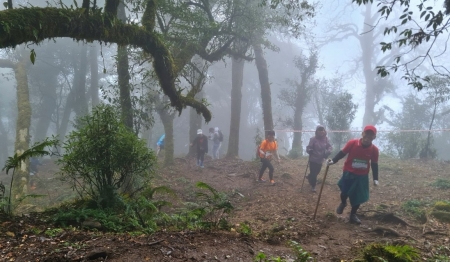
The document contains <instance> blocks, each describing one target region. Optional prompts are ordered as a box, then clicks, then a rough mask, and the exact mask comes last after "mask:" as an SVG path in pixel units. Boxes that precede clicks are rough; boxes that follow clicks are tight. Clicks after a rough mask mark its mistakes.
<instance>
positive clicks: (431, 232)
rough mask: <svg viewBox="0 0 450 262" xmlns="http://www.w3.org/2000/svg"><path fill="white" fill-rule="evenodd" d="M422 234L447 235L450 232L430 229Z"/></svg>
mask: <svg viewBox="0 0 450 262" xmlns="http://www.w3.org/2000/svg"><path fill="white" fill-rule="evenodd" d="M422 235H424V236H425V235H440V236H447V235H448V233H447V232H442V231H433V230H430V231H426V232H423V233H422Z"/></svg>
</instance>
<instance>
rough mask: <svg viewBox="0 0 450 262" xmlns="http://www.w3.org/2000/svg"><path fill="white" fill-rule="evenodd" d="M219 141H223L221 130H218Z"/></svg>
mask: <svg viewBox="0 0 450 262" xmlns="http://www.w3.org/2000/svg"><path fill="white" fill-rule="evenodd" d="M219 141H220V142H223V134H222V131H220V130H219Z"/></svg>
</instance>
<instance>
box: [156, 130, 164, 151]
mask: <svg viewBox="0 0 450 262" xmlns="http://www.w3.org/2000/svg"><path fill="white" fill-rule="evenodd" d="M165 139H166V134H163V135H162V136H161V137H160V138H159V140H158V142H157V143H156V155H159V152H160V151H161V149H164V140H165Z"/></svg>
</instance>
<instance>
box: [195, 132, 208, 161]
mask: <svg viewBox="0 0 450 262" xmlns="http://www.w3.org/2000/svg"><path fill="white" fill-rule="evenodd" d="M191 146H196V147H197V166H199V167H200V168H204V166H203V160H204V158H205V153H208V137H206V136H205V135H204V134H203V131H202V130H201V129H198V130H197V136H196V137H195V138H194V140H193V141H192V143H191Z"/></svg>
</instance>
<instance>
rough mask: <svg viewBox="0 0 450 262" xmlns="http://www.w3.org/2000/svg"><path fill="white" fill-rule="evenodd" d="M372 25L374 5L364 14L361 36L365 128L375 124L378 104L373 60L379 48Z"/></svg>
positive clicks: (368, 7) (368, 6) (367, 6)
mask: <svg viewBox="0 0 450 262" xmlns="http://www.w3.org/2000/svg"><path fill="white" fill-rule="evenodd" d="M371 25H373V23H372V5H371V4H368V5H366V10H365V14H364V32H365V33H364V34H363V35H361V36H359V41H360V45H361V49H362V64H363V72H364V80H365V82H366V96H365V105H364V117H363V126H366V125H369V124H376V123H375V104H376V102H375V101H376V98H377V97H376V95H375V93H376V91H375V89H376V88H377V87H376V83H375V77H376V74H375V71H374V70H373V66H372V60H373V59H374V57H373V56H374V50H375V48H378V47H377V46H375V45H374V30H373V29H372V28H371Z"/></svg>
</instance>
